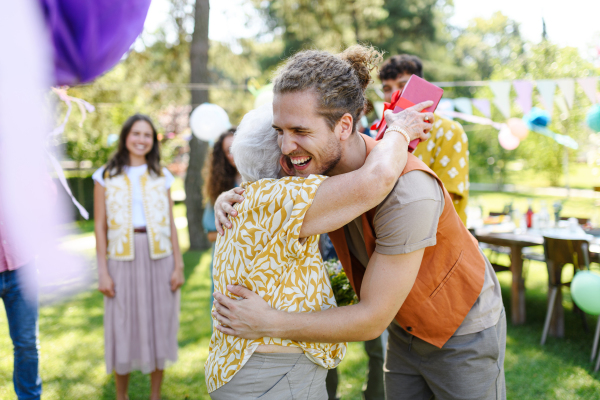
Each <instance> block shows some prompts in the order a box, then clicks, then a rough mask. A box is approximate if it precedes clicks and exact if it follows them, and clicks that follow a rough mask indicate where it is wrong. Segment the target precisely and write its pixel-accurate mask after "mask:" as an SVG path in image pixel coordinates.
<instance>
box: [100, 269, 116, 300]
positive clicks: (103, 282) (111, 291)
mask: <svg viewBox="0 0 600 400" xmlns="http://www.w3.org/2000/svg"><path fill="white" fill-rule="evenodd" d="M98 290H99V291H100V292H102V294H103V295H105V296H106V297H111V298H112V297H115V283H114V282H113V280H112V278H111V277H110V275H109V274H108V272H107V271H105V272H102V271H101V272H98Z"/></svg>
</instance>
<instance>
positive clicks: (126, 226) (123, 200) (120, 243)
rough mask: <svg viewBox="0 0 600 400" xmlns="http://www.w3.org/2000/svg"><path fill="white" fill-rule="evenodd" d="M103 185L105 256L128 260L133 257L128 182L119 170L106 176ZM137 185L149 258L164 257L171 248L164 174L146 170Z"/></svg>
mask: <svg viewBox="0 0 600 400" xmlns="http://www.w3.org/2000/svg"><path fill="white" fill-rule="evenodd" d="M105 185H106V186H105V188H106V194H105V199H106V221H107V224H108V232H107V239H108V246H107V253H108V258H110V259H112V260H121V261H131V260H133V259H134V257H135V249H134V246H133V218H132V211H131V208H132V201H133V199H132V194H131V190H132V189H131V182H130V181H129V178H128V177H127V175H126V174H120V175H117V176H114V177H112V178H106V179H105ZM141 186H142V196H143V201H144V214H145V217H146V224H147V229H148V240H149V242H150V257H151V258H152V259H153V260H156V259H159V258H163V257H167V256H169V255H170V254H171V253H172V252H173V248H172V245H171V219H170V214H169V197H168V195H167V191H166V189H165V177H164V176H158V177H155V176H150V175H149V174H148V172H146V173H145V174H144V175H142V177H141Z"/></svg>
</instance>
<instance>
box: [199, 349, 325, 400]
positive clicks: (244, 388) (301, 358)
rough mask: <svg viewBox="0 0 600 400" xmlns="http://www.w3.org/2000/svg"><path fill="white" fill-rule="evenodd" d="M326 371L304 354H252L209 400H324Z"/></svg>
mask: <svg viewBox="0 0 600 400" xmlns="http://www.w3.org/2000/svg"><path fill="white" fill-rule="evenodd" d="M326 375H327V370H326V369H325V368H323V367H321V366H319V365H316V364H315V363H313V362H312V361H310V360H309V359H308V358H306V356H305V355H304V354H295V353H254V354H253V355H252V356H251V357H250V359H249V360H248V362H247V363H246V364H245V365H244V366H243V367H242V368H241V369H240V370H239V371H238V372H237V373H236V374H235V375H234V376H233V378H232V379H231V380H230V381H229V382H228V383H226V384H225V385H223V386H221V387H220V388H218V389H217V390H215V391H214V392H212V393H211V394H210V398H211V399H212V400H242V399H244V400H245V399H261V400H327V390H326V388H325V376H326Z"/></svg>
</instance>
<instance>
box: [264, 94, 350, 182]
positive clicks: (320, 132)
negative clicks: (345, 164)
mask: <svg viewBox="0 0 600 400" xmlns="http://www.w3.org/2000/svg"><path fill="white" fill-rule="evenodd" d="M317 106H318V100H317V95H316V93H314V92H312V91H310V90H307V91H302V92H294V93H285V94H276V95H275V97H274V99H273V128H275V130H276V131H277V133H278V138H277V141H278V143H279V147H280V148H281V152H282V153H283V154H284V155H286V156H288V158H289V161H290V162H289V163H287V168H285V166H284V168H285V169H286V171H287V172H288V173H290V172H294V175H296V176H304V177H306V176H308V175H310V174H322V175H325V174H327V173H328V172H330V171H331V170H332V169H333V168H335V166H336V165H337V164H338V163H339V161H340V159H341V156H342V147H341V144H340V139H339V138H338V136H337V135H336V133H335V129H334V130H333V131H332V130H331V128H330V127H329V125H328V124H327V120H326V119H325V118H324V117H323V116H321V115H319V114H318V113H317Z"/></svg>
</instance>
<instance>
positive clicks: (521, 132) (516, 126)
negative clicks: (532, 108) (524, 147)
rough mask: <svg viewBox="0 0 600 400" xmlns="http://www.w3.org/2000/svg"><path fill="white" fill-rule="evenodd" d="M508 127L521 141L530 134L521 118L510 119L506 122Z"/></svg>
mask: <svg viewBox="0 0 600 400" xmlns="http://www.w3.org/2000/svg"><path fill="white" fill-rule="evenodd" d="M506 125H508V128H509V129H510V133H511V134H512V135H513V136H514V137H516V138H517V139H519V140H523V139H525V138H526V137H527V135H528V134H529V128H527V123H525V121H523V120H522V119H521V118H510V119H509V120H508V121H506Z"/></svg>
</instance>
